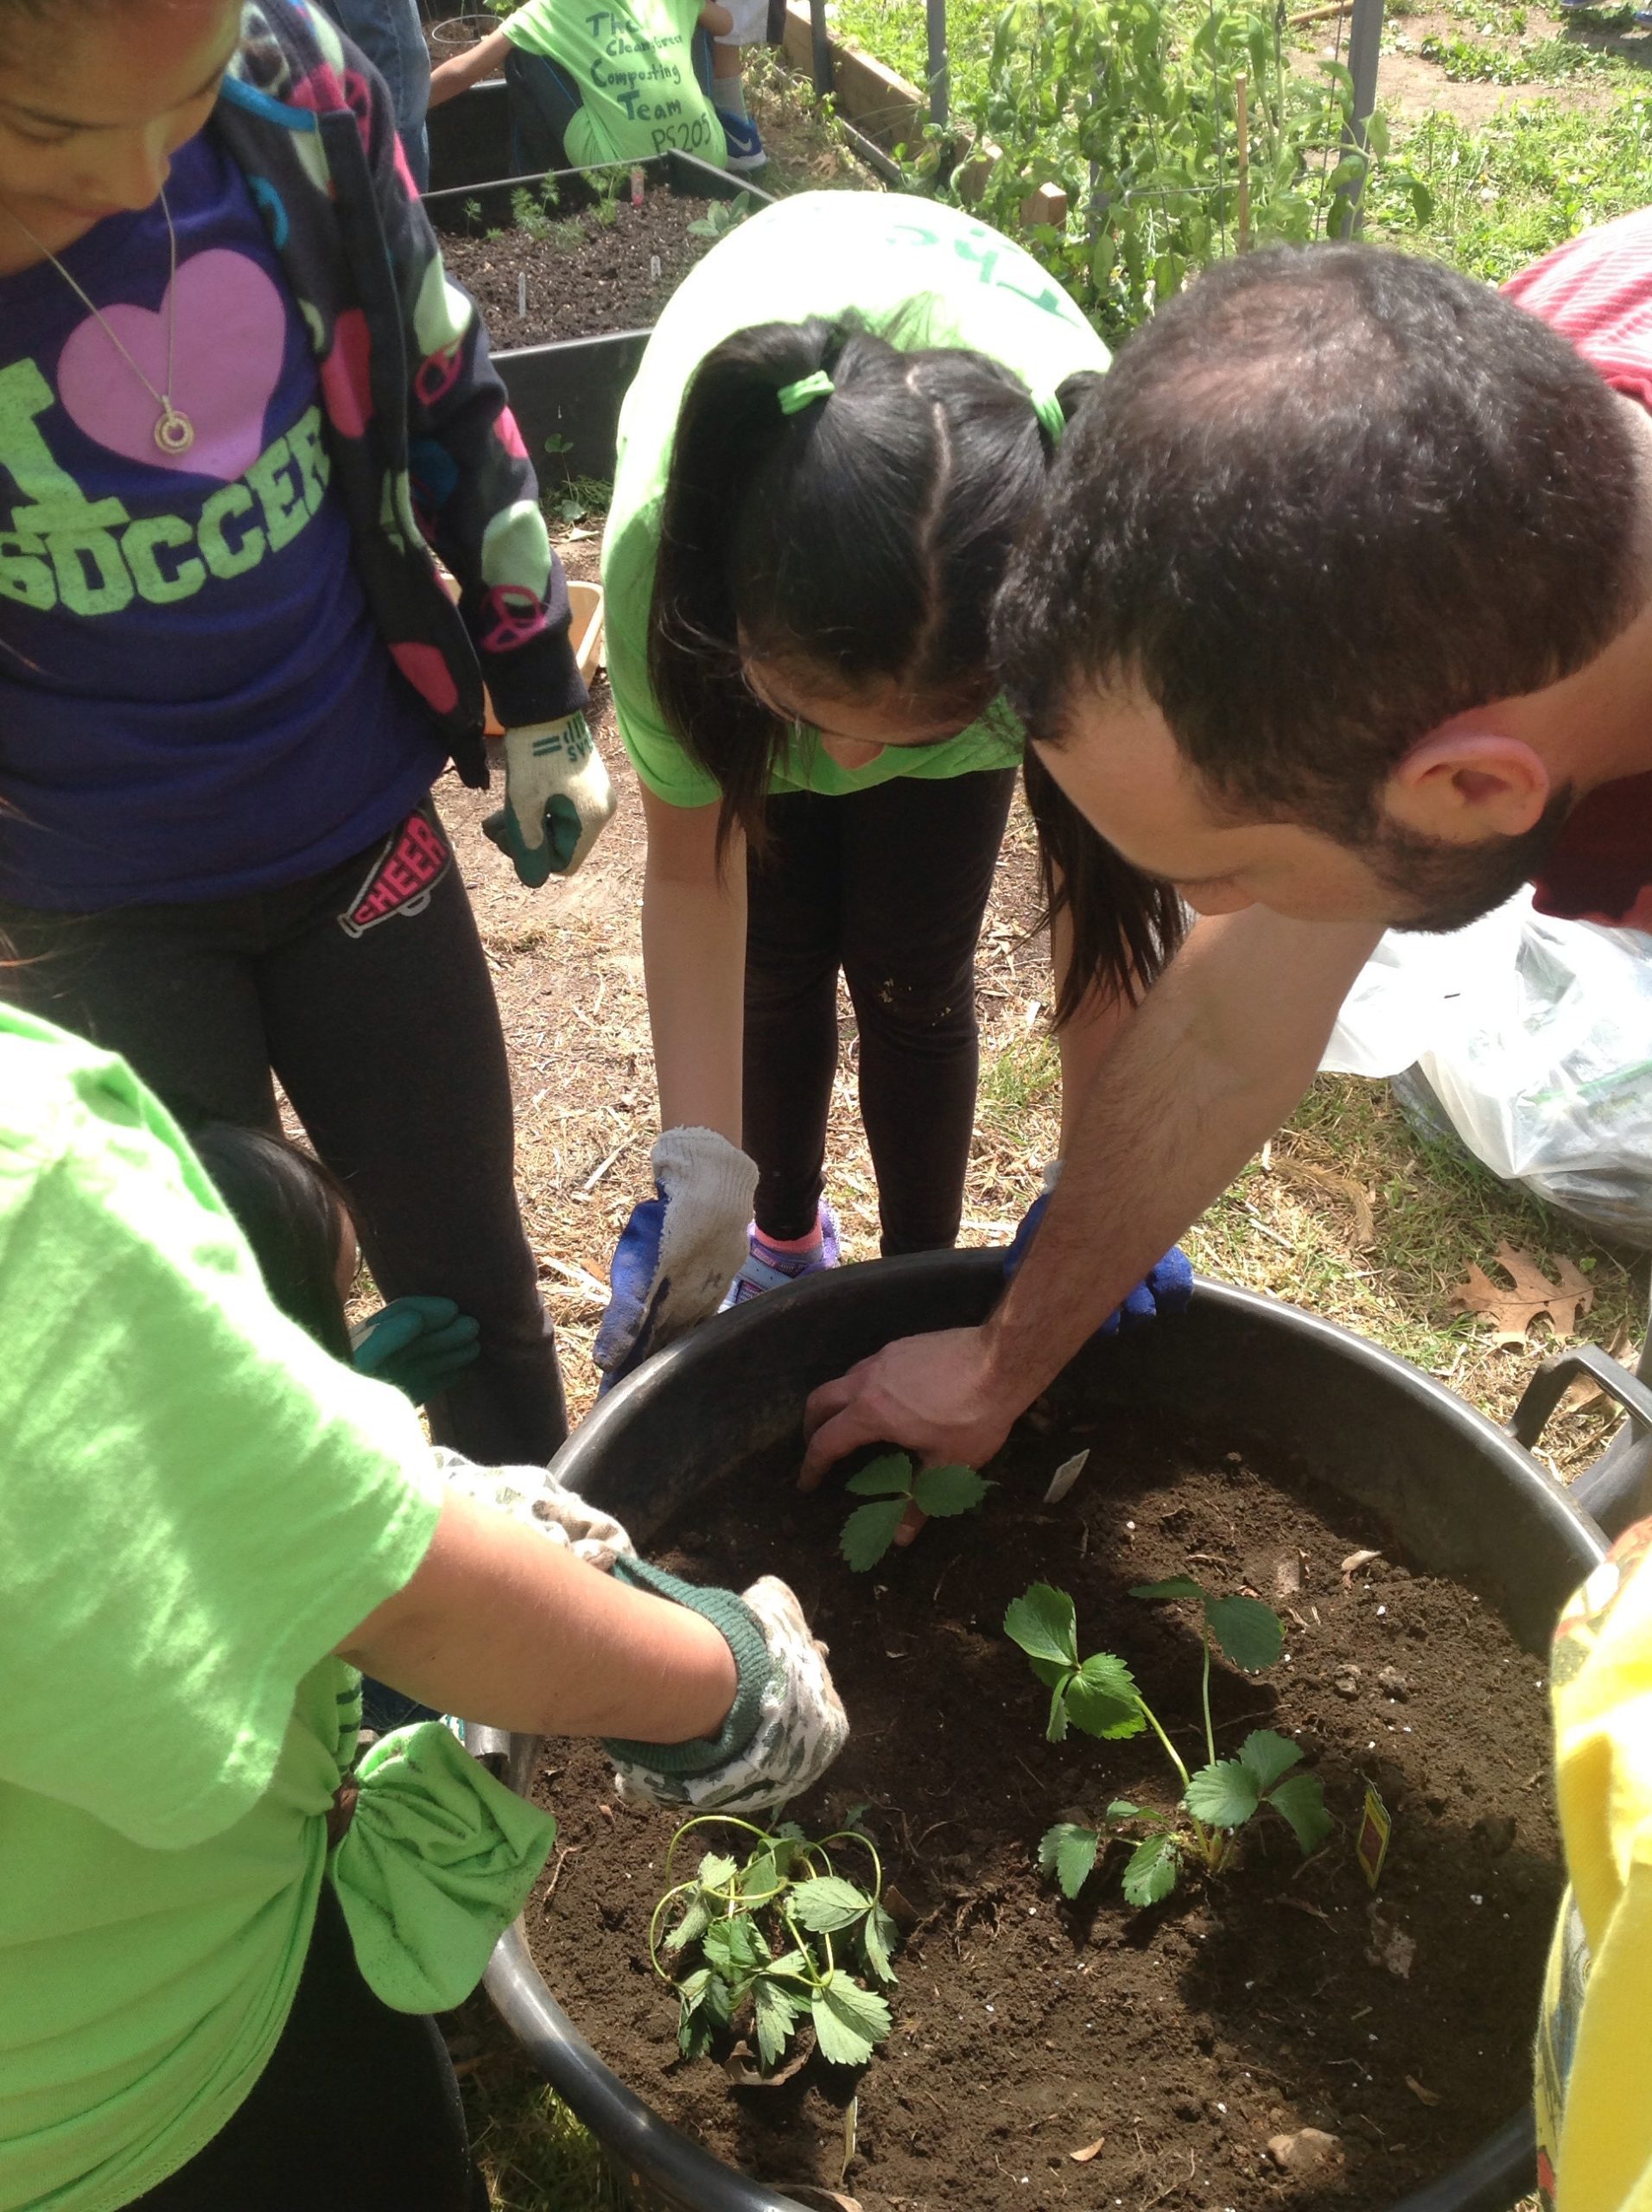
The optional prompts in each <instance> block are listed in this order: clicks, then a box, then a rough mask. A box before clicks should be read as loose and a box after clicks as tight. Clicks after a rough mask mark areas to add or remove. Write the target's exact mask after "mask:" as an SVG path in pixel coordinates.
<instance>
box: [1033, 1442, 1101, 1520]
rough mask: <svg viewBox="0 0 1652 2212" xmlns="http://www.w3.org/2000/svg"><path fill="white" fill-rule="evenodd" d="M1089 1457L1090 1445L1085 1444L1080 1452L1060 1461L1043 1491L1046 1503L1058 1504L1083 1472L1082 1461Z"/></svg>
mask: <svg viewBox="0 0 1652 2212" xmlns="http://www.w3.org/2000/svg"><path fill="white" fill-rule="evenodd" d="M1089 1457H1090V1446H1089V1445H1088V1444H1087V1445H1085V1446H1084V1448H1083V1451H1082V1452H1074V1453H1073V1456H1072V1458H1071V1459H1064V1460H1063V1461H1062V1463H1061V1465H1059V1466H1058V1468H1057V1469H1056V1471H1055V1472H1054V1474H1052V1476H1051V1478H1050V1487H1049V1489H1048V1490H1047V1491H1045V1493H1044V1502H1045V1504H1046V1505H1059V1504H1060V1503H1061V1501H1062V1499H1063V1498H1064V1497H1065V1496H1066V1495H1067V1492H1068V1491H1070V1490H1071V1488H1072V1486H1073V1484H1075V1483H1076V1482H1077V1479H1078V1478H1079V1476H1080V1475H1082V1474H1083V1471H1084V1462H1085V1461H1086V1460H1087V1459H1089Z"/></svg>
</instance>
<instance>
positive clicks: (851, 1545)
mask: <svg viewBox="0 0 1652 2212" xmlns="http://www.w3.org/2000/svg"><path fill="white" fill-rule="evenodd" d="M906 1503H907V1501H906V1496H905V1491H903V1492H902V1493H901V1495H900V1496H899V1497H887V1498H884V1497H880V1498H878V1499H876V1500H875V1501H874V1503H872V1504H870V1505H862V1506H860V1507H858V1508H857V1509H856V1510H855V1512H853V1513H851V1514H850V1516H849V1517H848V1520H847V1521H846V1522H844V1523H843V1534H842V1536H841V1537H840V1538H839V1540H838V1549H839V1550H840V1551H841V1552H842V1554H843V1556H844V1558H845V1559H846V1560H848V1563H849V1565H850V1566H851V1567H853V1568H854V1569H855V1573H857V1574H864V1573H865V1572H866V1570H867V1567H875V1566H876V1565H877V1564H878V1561H879V1560H880V1559H881V1558H882V1557H883V1555H884V1554H885V1553H886V1551H887V1550H888V1548H889V1547H890V1545H891V1544H893V1542H894V1541H895V1531H896V1529H899V1526H900V1524H901V1521H902V1519H903V1517H904V1516H905V1511H906Z"/></svg>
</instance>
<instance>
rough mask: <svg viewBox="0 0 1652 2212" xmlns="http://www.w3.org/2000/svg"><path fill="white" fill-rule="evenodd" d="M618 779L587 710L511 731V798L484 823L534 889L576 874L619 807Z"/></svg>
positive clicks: (508, 736)
mask: <svg viewBox="0 0 1652 2212" xmlns="http://www.w3.org/2000/svg"><path fill="white" fill-rule="evenodd" d="M613 808H614V798H613V785H612V784H611V783H610V782H609V781H608V772H607V769H606V768H605V767H604V766H603V765H602V755H601V754H600V753H599V752H598V751H597V749H596V747H595V745H594V743H593V742H592V740H591V733H590V731H589V730H588V728H586V726H585V717H584V715H569V717H568V718H567V720H566V721H560V722H528V723H525V724H524V726H523V728H520V729H507V730H506V731H505V804H504V805H503V806H502V807H501V808H500V809H499V812H498V813H497V814H490V815H489V816H488V817H487V819H486V821H485V822H484V823H483V824H482V828H483V829H484V831H485V832H486V835H487V836H489V837H490V838H491V839H492V842H494V844H496V845H497V846H498V847H499V850H500V851H501V852H502V853H505V854H508V855H509V856H510V858H511V861H512V862H513V863H514V865H515V868H516V872H517V874H518V876H519V877H520V878H521V880H522V881H523V882H524V883H525V884H526V885H527V886H528V887H529V889H530V890H537V888H538V887H539V886H540V885H541V884H542V883H543V882H544V881H545V880H546V879H547V878H548V877H549V876H552V875H572V874H574V872H575V869H576V868H579V867H580V866H581V864H582V863H583V861H584V859H585V855H587V854H588V852H589V851H590V849H591V848H592V846H593V845H594V844H595V842H596V841H597V839H598V838H599V837H600V836H601V835H602V832H603V830H604V829H606V828H607V825H608V823H609V821H610V819H611V818H612V817H613Z"/></svg>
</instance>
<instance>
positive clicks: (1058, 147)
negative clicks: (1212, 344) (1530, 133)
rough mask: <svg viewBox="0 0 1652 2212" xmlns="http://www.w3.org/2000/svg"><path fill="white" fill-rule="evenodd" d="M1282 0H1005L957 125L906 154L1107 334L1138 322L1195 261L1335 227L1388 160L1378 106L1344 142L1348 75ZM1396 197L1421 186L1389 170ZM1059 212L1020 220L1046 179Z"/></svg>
mask: <svg viewBox="0 0 1652 2212" xmlns="http://www.w3.org/2000/svg"><path fill="white" fill-rule="evenodd" d="M1284 22H1285V11H1284V10H1283V8H1279V9H1275V10H1268V9H1265V8H1261V7H1257V6H1254V5H1251V4H1247V0H1208V4H1207V5H1206V6H1205V7H1204V8H1203V9H1201V10H1198V11H1194V10H1191V9H1189V8H1187V7H1185V6H1184V5H1179V4H1177V0H1013V3H1012V4H1011V5H1010V6H1009V7H1007V9H1005V10H1004V12H1003V13H1002V15H1001V16H1000V17H999V20H998V23H997V27H996V29H995V30H994V35H993V41H992V51H991V59H990V61H989V63H988V68H987V71H986V76H985V82H984V85H983V86H982V87H981V88H980V89H979V90H978V91H977V92H975V94H974V96H973V97H969V96H966V97H965V99H963V103H962V106H961V111H960V115H961V120H962V121H963V125H964V130H963V139H962V143H961V141H960V137H959V135H958V134H957V133H956V131H955V132H948V133H942V134H937V135H935V136H934V137H932V139H931V145H930V148H929V149H928V151H927V153H926V154H925V155H924V156H921V157H920V159H919V161H918V163H917V164H916V168H917V172H918V175H917V181H918V182H919V183H920V184H921V185H923V186H924V188H929V189H938V190H940V191H941V192H942V193H943V194H944V196H946V197H948V198H950V199H953V200H957V201H959V202H960V203H962V204H963V205H966V206H969V207H973V208H975V210H976V211H977V212H979V213H980V214H981V215H982V216H983V217H984V219H986V220H987V221H988V223H991V224H993V225H994V226H995V227H996V228H998V229H1000V230H1002V231H1005V232H1008V233H1009V234H1010V235H1011V236H1013V237H1014V236H1021V237H1022V238H1023V239H1024V242H1025V243H1026V245H1027V247H1028V248H1029V250H1030V251H1031V252H1032V254H1033V256H1034V257H1035V258H1036V259H1037V260H1039V262H1040V263H1042V264H1043V265H1044V267H1045V269H1046V270H1049V272H1050V273H1051V275H1052V276H1053V277H1057V278H1058V279H1059V280H1060V282H1061V283H1062V284H1063V285H1064V287H1065V288H1066V289H1067V290H1068V291H1069V292H1071V294H1072V295H1073V296H1074V297H1075V298H1076V299H1077V302H1078V303H1079V305H1080V306H1081V307H1082V308H1083V309H1084V310H1085V312H1086V313H1087V314H1088V315H1090V317H1091V319H1092V320H1093V321H1095V322H1096V325H1097V327H1099V328H1100V329H1101V331H1102V335H1103V336H1104V337H1107V338H1109V339H1111V338H1117V337H1120V336H1121V335H1123V334H1125V333H1126V332H1128V331H1129V330H1131V329H1133V328H1134V327H1135V325H1136V324H1137V323H1139V322H1141V321H1142V320H1143V318H1144V317H1145V316H1146V315H1148V314H1150V313H1151V312H1152V311H1153V308H1154V307H1155V306H1156V305H1158V304H1159V303H1160V302H1162V301H1164V300H1166V299H1169V298H1170V297H1172V296H1173V295H1174V294H1175V293H1177V292H1179V290H1180V289H1181V288H1182V285H1183V284H1184V283H1185V281H1186V279H1187V277H1189V275H1190V274H1191V273H1192V271H1194V270H1197V269H1198V268H1200V267H1201V266H1203V265H1204V264H1205V263H1207V262H1210V261H1213V260H1217V259H1220V258H1223V257H1225V256H1227V255H1229V254H1231V253H1235V252H1237V251H1241V250H1242V247H1243V246H1244V245H1247V244H1251V245H1268V244H1274V243H1276V242H1289V243H1306V241H1308V240H1309V239H1311V238H1318V237H1321V236H1324V235H1325V233H1326V232H1332V233H1335V232H1340V231H1342V230H1344V229H1345V228H1346V227H1347V226H1348V224H1349V223H1350V221H1351V215H1352V207H1353V204H1354V200H1355V198H1356V196H1357V194H1358V193H1359V192H1360V190H1361V189H1362V188H1363V185H1364V182H1365V181H1366V177H1367V175H1368V172H1369V170H1370V169H1371V168H1373V167H1375V166H1378V165H1383V164H1385V163H1386V162H1387V159H1388V151H1389V147H1388V133H1387V130H1386V128H1385V126H1384V124H1383V123H1382V118H1381V117H1380V116H1378V117H1374V118H1372V119H1371V122H1370V124H1369V129H1368V131H1367V135H1366V144H1365V146H1364V148H1363V149H1360V148H1357V147H1356V146H1355V145H1354V143H1352V137H1351V129H1350V126H1351V122H1352V115H1353V98H1354V87H1353V79H1352V78H1351V76H1350V73H1349V72H1348V70H1347V69H1346V68H1344V67H1343V66H1342V65H1341V64H1340V63H1337V62H1325V63H1321V64H1318V67H1317V69H1316V70H1315V71H1312V72H1310V71H1308V70H1305V69H1303V68H1302V67H1299V66H1295V64H1294V61H1293V57H1291V56H1289V55H1287V53H1286V52H1285V48H1284ZM1241 77H1243V78H1244V79H1245V80H1246V90H1247V117H1248V128H1247V137H1246V151H1245V179H1246V186H1247V194H1246V197H1247V203H1248V214H1247V227H1246V230H1245V233H1244V236H1243V237H1242V236H1241V228H1240V192H1239V183H1240V153H1239V131H1238V91H1237V80H1238V79H1240V78H1241ZM1390 183H1391V187H1392V191H1391V194H1390V198H1391V199H1392V198H1393V197H1395V195H1396V194H1398V193H1399V192H1400V191H1401V190H1406V191H1409V192H1411V193H1412V194H1413V195H1414V198H1415V200H1416V204H1417V206H1418V208H1419V211H1420V218H1421V210H1422V208H1423V206H1424V203H1425V202H1426V199H1427V194H1426V189H1425V188H1424V187H1423V186H1422V185H1421V184H1420V182H1419V181H1418V180H1417V179H1415V178H1414V177H1412V176H1410V175H1409V174H1408V172H1406V171H1403V170H1401V169H1398V168H1395V169H1394V170H1393V171H1392V174H1391V177H1390ZM1045 185H1051V186H1054V187H1055V188H1057V189H1058V191H1059V192H1060V193H1061V194H1063V195H1064V203H1065V212H1064V213H1063V214H1062V215H1061V216H1060V218H1059V219H1058V220H1055V221H1050V222H1045V223H1043V224H1034V225H1033V226H1032V228H1031V229H1028V230H1026V231H1023V227H1022V225H1023V218H1022V209H1023V207H1025V206H1026V204H1027V203H1028V201H1029V200H1030V199H1031V196H1032V194H1035V193H1036V192H1037V191H1038V190H1039V188H1041V187H1043V186H1045Z"/></svg>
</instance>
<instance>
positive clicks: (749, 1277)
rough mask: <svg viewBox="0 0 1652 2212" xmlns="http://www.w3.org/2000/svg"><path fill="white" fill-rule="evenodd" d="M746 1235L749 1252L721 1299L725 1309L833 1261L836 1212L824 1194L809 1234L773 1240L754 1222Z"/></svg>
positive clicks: (834, 1260)
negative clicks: (748, 1242)
mask: <svg viewBox="0 0 1652 2212" xmlns="http://www.w3.org/2000/svg"><path fill="white" fill-rule="evenodd" d="M748 1236H749V1240H750V1245H751V1250H750V1255H749V1256H748V1257H747V1261H746V1263H745V1265H744V1266H743V1267H742V1268H741V1269H740V1273H739V1274H737V1275H736V1276H735V1277H734V1283H733V1286H732V1287H731V1288H730V1290H729V1293H728V1297H727V1298H725V1299H724V1300H723V1302H722V1309H721V1310H722V1311H723V1312H724V1313H727V1312H728V1309H729V1307H730V1306H744V1305H745V1303H746V1301H747V1299H748V1298H760V1297H761V1296H762V1294H763V1293H764V1292H765V1291H766V1290H783V1289H784V1288H785V1286H786V1284H787V1283H789V1282H796V1281H797V1279H798V1277H799V1276H800V1275H812V1274H819V1272H820V1270H821V1269H822V1268H835V1267H836V1265H837V1253H838V1247H837V1216H836V1214H835V1213H834V1212H833V1211H832V1210H831V1208H830V1206H829V1205H827V1203H826V1201H825V1199H824V1198H823V1199H822V1200H821V1202H820V1213H819V1216H818V1217H817V1219H816V1223H815V1233H814V1235H813V1236H800V1237H799V1238H797V1241H796V1243H785V1244H780V1243H774V1242H773V1241H772V1239H771V1238H769V1237H767V1236H764V1234H763V1232H762V1230H760V1229H759V1227H758V1225H757V1224H756V1223H755V1222H753V1224H752V1225H751V1229H750V1230H749V1232H748Z"/></svg>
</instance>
